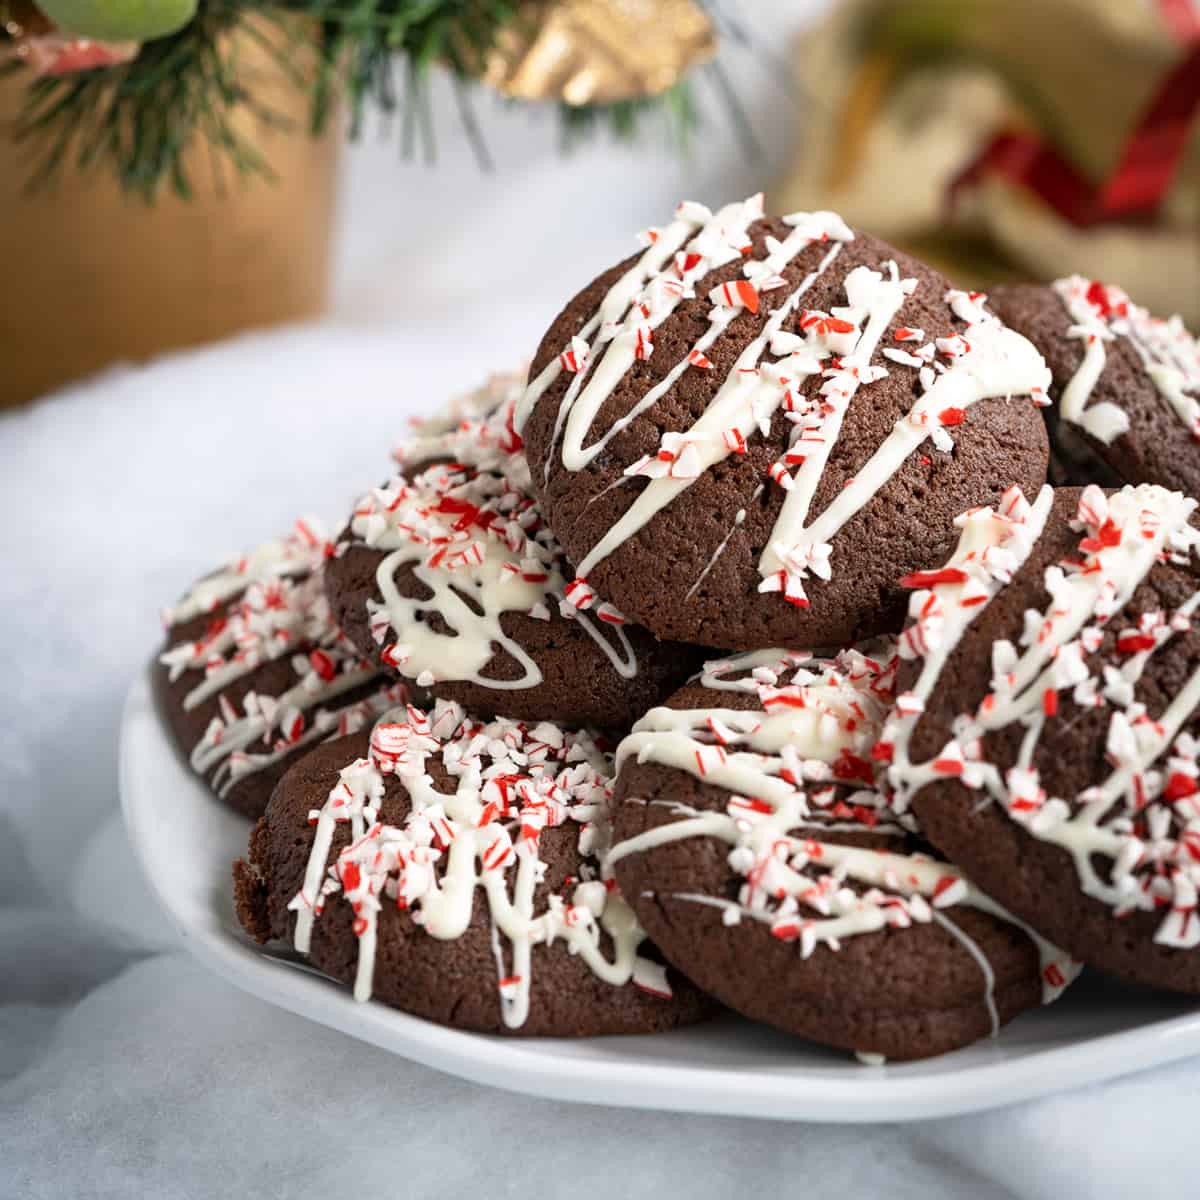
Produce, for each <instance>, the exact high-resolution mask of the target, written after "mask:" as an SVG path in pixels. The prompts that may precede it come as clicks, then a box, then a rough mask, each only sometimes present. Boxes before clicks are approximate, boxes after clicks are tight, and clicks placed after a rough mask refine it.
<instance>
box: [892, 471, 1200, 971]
mask: <svg viewBox="0 0 1200 1200" xmlns="http://www.w3.org/2000/svg"><path fill="white" fill-rule="evenodd" d="M1050 502H1051V495H1050V491H1049V489H1046V490H1045V491H1044V492H1043V493H1042V495H1041V496H1039V498H1038V502H1037V504H1035V505H1034V506H1033V508H1032V509H1030V508H1029V507H1028V506H1027V505H1025V504H1024V502H1023V500H1021V501H1020V502H1014V503H1012V504H1010V506H1009V510H1010V511H1009V512H1008V514H1007V515H1006V516H1002V515H998V514H995V513H992V512H990V510H979V511H976V512H972V513H968V514H966V515H965V517H964V518H963V519H962V522H961V523H962V537H961V540H960V543H959V547H958V549H957V550H956V551H955V554H954V555H953V557H952V558H951V559H950V561H949V562H948V563H947V565H946V567H945V568H943V569H942V570H940V571H936V572H929V573H926V574H925V576H924V577H923V578H918V579H915V580H914V581H913V583H914V584H915V585H916V586H918V587H919V589H920V590H918V591H916V592H915V593H914V594H913V597H912V600H911V613H912V616H913V618H914V621H913V624H912V625H910V627H909V629H908V630H907V631H906V633H905V635H904V637H903V638H902V640H901V654H902V655H904V656H905V657H908V658H920V659H922V660H923V662H922V666H921V671H920V674H919V676H918V679H917V682H916V684H915V685H914V687H913V689H912V691H911V692H909V693H907V694H906V695H904V696H901V697H899V698H898V700H897V710H896V713H895V714H894V716H893V717H892V718H891V720H890V721H889V723H888V725H887V727H886V728H885V729H884V732H883V735H882V738H881V742H880V748H879V753H880V756H881V757H883V758H885V759H890V760H891V766H890V768H889V782H890V784H891V786H892V788H893V789H894V796H893V801H892V803H893V808H894V810H895V811H896V812H897V813H899V814H902V815H903V814H905V813H907V811H908V808H909V805H910V804H911V801H912V798H913V796H914V795H916V794H917V792H919V791H920V789H921V788H923V787H925V786H926V785H928V784H929V783H931V782H934V781H936V780H944V779H949V778H952V779H957V780H958V781H959V782H960V783H961V784H962V785H963V786H964V787H967V788H969V789H971V790H972V791H975V792H979V793H981V795H982V797H983V798H984V800H985V801H991V802H993V803H995V804H997V805H999V806H1000V808H1001V809H1002V811H1004V812H1006V813H1007V814H1008V815H1009V816H1010V817H1011V818H1012V819H1013V820H1014V821H1016V822H1017V823H1018V824H1020V825H1021V827H1022V828H1023V829H1025V830H1026V831H1027V832H1028V833H1029V834H1030V835H1031V836H1033V837H1035V838H1038V839H1040V840H1042V841H1045V842H1048V843H1050V844H1052V845H1056V846H1059V847H1061V848H1062V849H1064V850H1066V851H1067V852H1068V853H1069V854H1070V855H1071V857H1072V859H1073V861H1074V865H1075V871H1076V874H1077V877H1078V881H1079V886H1080V888H1081V890H1082V891H1083V892H1084V893H1085V894H1086V895H1088V896H1091V897H1092V898H1094V899H1096V900H1099V901H1100V902H1101V903H1103V904H1105V905H1108V906H1109V907H1110V908H1111V909H1112V910H1113V914H1114V916H1121V915H1123V914H1125V913H1128V912H1133V911H1142V912H1162V913H1163V918H1162V921H1161V922H1160V924H1159V926H1158V929H1157V931H1156V933H1155V941H1156V942H1158V943H1159V944H1162V945H1166V946H1175V947H1183V948H1189V947H1194V946H1196V945H1200V916H1198V915H1197V891H1198V889H1200V768H1198V765H1197V756H1198V752H1200V746H1198V744H1197V742H1196V741H1195V739H1193V738H1192V737H1191V736H1189V735H1188V734H1186V733H1184V732H1182V730H1183V727H1184V725H1185V724H1186V723H1187V722H1188V721H1189V720H1191V719H1192V717H1193V715H1194V713H1195V710H1196V709H1197V707H1198V706H1200V670H1198V671H1196V672H1194V673H1193V674H1192V675H1191V676H1190V677H1189V678H1188V680H1187V681H1186V682H1185V683H1184V684H1183V686H1182V687H1181V688H1180V689H1179V690H1178V692H1177V693H1176V694H1175V696H1174V697H1173V698H1172V699H1171V700H1170V702H1169V703H1168V704H1167V705H1166V707H1165V709H1164V710H1163V711H1162V712H1159V713H1157V714H1151V713H1150V712H1148V711H1147V708H1146V705H1145V704H1144V703H1142V702H1141V701H1139V700H1138V699H1137V697H1136V691H1137V685H1138V681H1139V680H1140V678H1141V676H1142V674H1143V672H1144V671H1145V669H1146V667H1147V665H1148V664H1149V663H1150V662H1151V661H1152V659H1153V656H1154V655H1156V654H1158V653H1160V652H1162V651H1163V650H1164V648H1165V647H1169V646H1170V643H1171V642H1172V640H1173V639H1174V638H1176V637H1177V636H1179V635H1180V634H1183V633H1186V632H1188V631H1189V630H1190V629H1191V622H1192V618H1193V616H1194V613H1195V611H1196V609H1197V607H1198V606H1200V592H1195V593H1193V594H1192V595H1191V597H1190V598H1189V599H1188V600H1187V601H1186V602H1185V603H1183V604H1182V605H1181V606H1180V607H1179V608H1177V609H1176V610H1175V611H1173V612H1165V611H1150V612H1145V613H1143V614H1142V615H1141V616H1140V617H1139V618H1138V620H1137V621H1136V622H1135V623H1134V624H1132V625H1129V626H1127V627H1126V628H1124V629H1122V630H1121V632H1120V633H1119V634H1118V635H1117V637H1116V640H1115V646H1114V648H1113V651H1112V653H1111V655H1109V654H1108V653H1107V652H1106V654H1105V656H1104V657H1098V656H1099V652H1100V651H1101V647H1102V644H1103V643H1104V640H1105V628H1106V626H1107V625H1108V623H1109V622H1110V621H1111V620H1112V618H1113V617H1115V616H1117V615H1118V614H1120V613H1121V612H1122V611H1123V610H1124V608H1125V607H1126V606H1127V605H1128V603H1129V601H1130V599H1131V598H1132V597H1133V595H1134V593H1135V592H1136V591H1137V589H1138V587H1139V585H1140V584H1141V583H1142V581H1143V580H1144V579H1145V578H1146V577H1147V575H1148V574H1149V573H1150V571H1151V570H1152V569H1153V568H1154V567H1155V565H1156V564H1158V563H1161V562H1184V561H1187V560H1188V559H1189V558H1190V557H1191V556H1192V555H1194V554H1195V552H1196V550H1197V547H1198V546H1200V532H1198V531H1197V530H1196V529H1195V528H1194V527H1193V526H1192V525H1191V524H1190V518H1191V515H1192V512H1193V510H1194V509H1195V507H1196V501H1194V500H1189V499H1186V498H1185V497H1183V496H1182V495H1180V494H1179V493H1177V492H1170V491H1167V490H1166V489H1164V488H1161V487H1157V486H1153V485H1143V486H1141V487H1136V488H1135V487H1126V488H1124V489H1122V490H1121V491H1119V492H1114V493H1113V494H1112V495H1109V496H1106V495H1105V493H1104V492H1103V491H1101V489H1099V488H1098V487H1095V486H1094V485H1093V486H1091V487H1088V488H1086V489H1085V490H1084V491H1083V493H1082V495H1081V498H1080V502H1079V509H1078V513H1077V516H1076V519H1075V521H1074V522H1073V524H1072V528H1073V529H1076V530H1079V531H1080V533H1081V537H1080V541H1079V544H1078V555H1077V557H1075V558H1073V559H1071V560H1070V561H1065V562H1061V563H1056V564H1054V565H1051V566H1049V567H1047V568H1046V571H1045V575H1044V586H1045V589H1046V592H1047V593H1048V594H1049V596H1050V604H1049V607H1048V608H1047V610H1046V611H1044V612H1039V611H1038V610H1036V609H1030V610H1028V611H1027V612H1026V614H1025V627H1024V630H1023V633H1022V635H1021V638H1020V649H1018V648H1017V647H1016V646H1014V645H1013V644H1012V643H1011V642H1009V641H1004V640H1002V641H998V642H996V643H995V644H994V646H993V650H992V667H993V676H992V680H991V690H990V691H989V692H988V694H987V695H986V696H984V697H982V698H981V700H980V703H979V705H978V707H977V708H976V709H975V710H974V711H973V712H972V711H968V712H963V713H961V714H959V716H958V717H957V718H955V720H954V723H953V730H952V737H951V739H950V740H949V741H948V742H947V743H946V745H945V746H944V747H942V748H941V749H940V750H939V751H938V752H937V754H936V755H935V756H934V757H933V758H932V759H930V760H929V761H927V762H922V763H917V762H913V761H912V759H911V755H910V751H909V744H910V741H911V737H912V734H913V730H914V729H915V728H916V725H917V723H918V722H919V721H920V719H921V715H922V712H923V711H924V706H925V702H926V701H927V700H928V698H929V696H930V695H931V694H932V693H933V689H934V688H935V687H936V686H937V684H938V680H939V677H940V676H941V673H942V671H943V670H944V668H945V666H946V664H947V662H948V661H949V659H950V656H951V655H952V654H953V652H954V650H955V648H956V647H957V646H958V644H959V643H960V641H961V639H962V636H963V634H964V633H965V632H966V629H967V627H968V625H969V624H970V622H971V620H972V619H973V618H974V616H975V615H976V614H977V613H978V612H979V611H980V610H981V609H982V608H983V607H985V606H986V604H987V603H988V602H989V601H990V600H991V599H992V598H993V597H994V596H995V595H997V594H998V593H999V591H1000V590H1001V589H1002V588H1003V587H1004V586H1006V585H1007V584H1008V583H1009V582H1010V580H1011V578H1012V576H1013V574H1014V573H1015V572H1016V570H1017V569H1018V568H1019V567H1020V565H1021V564H1022V563H1023V562H1025V561H1026V560H1027V558H1028V556H1029V554H1030V552H1031V551H1032V549H1033V547H1034V545H1035V544H1036V542H1037V540H1038V538H1039V537H1040V536H1041V535H1042V532H1043V529H1044V527H1045V523H1046V521H1047V516H1048V513H1049V511H1050ZM1064 692H1065V693H1067V694H1068V695H1069V696H1070V698H1071V700H1072V701H1073V703H1074V704H1075V705H1076V706H1078V707H1079V708H1083V709H1089V708H1100V709H1103V710H1104V711H1106V712H1108V713H1109V714H1110V715H1109V718H1108V729H1107V738H1106V747H1105V748H1106V757H1107V760H1108V763H1109V766H1110V769H1109V771H1108V773H1107V774H1106V775H1105V776H1104V777H1103V778H1098V779H1097V780H1096V781H1095V782H1094V784H1093V785H1091V786H1089V787H1087V788H1085V789H1083V790H1082V791H1081V792H1080V793H1079V794H1078V795H1075V796H1069V797H1060V796H1052V795H1048V794H1047V792H1046V791H1045V789H1044V788H1043V786H1042V781H1041V778H1040V774H1039V771H1038V768H1037V765H1036V754H1037V752H1038V749H1039V746H1040V745H1041V742H1042V738H1043V735H1044V734H1047V733H1052V732H1053V729H1054V722H1055V721H1056V720H1058V719H1059V718H1058V710H1059V696H1060V694H1061V693H1064ZM1014 724H1019V725H1020V726H1021V727H1022V728H1023V730H1024V733H1023V735H1022V739H1021V744H1020V750H1019V753H1018V756H1017V759H1016V761H1015V762H1014V763H1013V764H1012V765H1011V766H1010V767H1009V768H1008V769H1007V770H1005V771H1003V772H1002V771H1001V769H1000V767H999V766H998V765H997V764H996V763H994V762H992V761H990V760H989V759H988V757H987V741H986V739H987V737H988V735H989V734H993V733H996V732H998V731H1000V730H1003V729H1006V728H1009V727H1011V726H1012V725H1014ZM1101 860H1102V861H1103V868H1102V869H1101V867H1100V862H1101Z"/></svg>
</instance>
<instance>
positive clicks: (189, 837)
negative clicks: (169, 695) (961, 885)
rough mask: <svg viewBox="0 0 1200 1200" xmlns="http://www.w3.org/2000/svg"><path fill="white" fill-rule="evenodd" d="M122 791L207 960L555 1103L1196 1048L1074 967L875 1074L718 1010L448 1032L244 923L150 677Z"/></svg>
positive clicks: (1004, 1079) (993, 1073)
mask: <svg viewBox="0 0 1200 1200" xmlns="http://www.w3.org/2000/svg"><path fill="white" fill-rule="evenodd" d="M121 799H122V805H123V808H124V812H125V822H126V825H127V826H128V829H129V836H130V838H131V840H132V842H133V846H134V850H135V852H136V853H137V855H138V857H139V858H140V860H141V862H142V865H143V867H144V868H145V871H146V874H147V875H148V877H149V879H150V883H151V886H152V887H153V889H154V891H155V892H156V893H157V894H158V897H159V899H160V900H161V902H162V904H163V907H164V908H165V909H166V910H167V913H168V914H169V915H170V917H171V918H172V920H173V922H174V923H175V925H176V926H177V928H178V929H179V931H180V933H181V934H182V935H183V939H184V943H185V945H187V947H188V948H189V949H190V950H191V951H192V953H193V954H195V955H196V957H197V958H199V959H200V960H201V962H204V963H206V964H207V965H208V966H210V967H211V968H213V970H215V971H217V972H219V973H220V974H221V975H223V976H225V978H227V979H229V980H230V981H231V982H233V983H235V984H237V985H238V986H239V987H241V988H244V989H245V990H246V991H248V992H252V993H253V994H254V995H256V996H259V997H261V998H262V999H264V1000H268V1001H270V1002H271V1003H273V1004H278V1005H280V1006H281V1007H283V1008H286V1009H289V1010H291V1011H292V1012H296V1013H300V1014H301V1015H303V1016H306V1017H309V1018H311V1019H312V1020H314V1021H319V1022H321V1023H322V1024H324V1025H331V1026H333V1027H334V1028H335V1029H340V1030H342V1031H343V1032H344V1033H348V1034H350V1035H351V1036H353V1037H357V1038H361V1039H362V1040H363V1041H366V1042H372V1043H374V1044H375V1045H377V1046H382V1047H383V1048H384V1049H386V1050H391V1051H393V1052H394V1053H396V1054H401V1055H403V1056H404V1057H406V1058H411V1059H415V1060H416V1061H417V1062H421V1063H425V1064H427V1065H428V1066H431V1067H437V1068H439V1069H441V1070H443V1071H449V1072H452V1073H453V1074H455V1075H462V1076H465V1077H466V1078H468V1079H474V1080H478V1081H479V1082H481V1083H488V1084H494V1085H496V1086H498V1087H506V1088H513V1089H515V1090H517V1091H523V1092H531V1093H534V1094H536V1095H539V1096H547V1097H552V1098H555V1099H561V1100H577V1101H586V1102H589V1103H594V1104H615V1105H624V1106H628V1107H638V1108H668V1109H682V1110H686V1111H691V1112H715V1113H728V1114H731V1115H736V1116H752V1117H774V1118H788V1119H797V1120H799V1119H803V1120H808V1121H879V1120H887V1121H908V1120H916V1119H918V1118H923V1117H936V1116H944V1115H947V1114H952V1113H962V1112H971V1111H974V1110H977V1109H983V1108H991V1107H994V1106H997V1105H1001V1104H1009V1103H1012V1102H1013V1101H1016V1100H1024V1099H1027V1098H1029V1097H1032V1096H1040V1095H1044V1094H1045V1093H1047V1092H1053V1091H1058V1090H1061V1089H1064V1088H1070V1087H1078V1086H1080V1085H1082V1084H1085V1083H1090V1082H1093V1081H1095V1080H1098V1079H1105V1078H1108V1077H1111V1076H1114V1075H1120V1074H1123V1073H1125V1072H1128V1071H1134V1070H1138V1069H1140V1068H1143V1067H1149V1066H1153V1065H1155V1064H1157V1063H1162V1062H1167V1061H1169V1060H1171V1059H1176V1058H1183V1057H1185V1056H1186V1055H1189V1054H1196V1053H1200V1011H1197V1010H1196V1008H1195V1005H1194V1004H1193V1003H1192V1002H1189V1001H1188V1000H1186V999H1180V998H1174V997H1170V996H1164V995H1159V994H1153V993H1149V992H1142V991H1135V990H1132V989H1127V988H1123V987H1120V986H1118V985H1116V984H1112V983H1107V982H1105V981H1103V980H1100V979H1098V978H1091V979H1088V978H1085V979H1084V980H1082V981H1081V982H1080V984H1078V985H1076V987H1075V988H1073V989H1072V990H1071V991H1070V992H1068V994H1067V995H1066V997H1065V998H1064V999H1063V1000H1061V1001H1059V1003H1057V1004H1055V1005H1052V1006H1051V1007H1050V1008H1047V1009H1043V1010H1041V1011H1039V1012H1034V1013H1028V1014H1026V1015H1025V1016H1023V1017H1020V1018H1018V1019H1017V1020H1016V1021H1015V1022H1013V1023H1012V1024H1011V1025H1009V1026H1008V1027H1007V1028H1006V1029H1004V1030H1003V1031H1002V1032H1001V1034H1000V1036H999V1037H997V1038H995V1039H993V1040H990V1041H986V1042H982V1043H980V1044H978V1045H975V1046H971V1047H968V1048H967V1049H965V1050H959V1051H957V1052H955V1053H953V1054H947V1055H943V1056H942V1057H941V1058H935V1059H930V1060H928V1061H926V1062H919V1063H905V1064H896V1065H894V1066H877V1067H869V1066H863V1065H861V1064H859V1063H857V1062H856V1061H855V1060H853V1059H851V1058H849V1057H848V1056H846V1055H844V1054H840V1053H835V1052H833V1051H830V1050H825V1049H823V1048H821V1047H820V1046H815V1045H812V1044H810V1043H808V1042H804V1041H801V1040H799V1039H796V1038H789V1037H786V1036H785V1035H783V1034H780V1033H776V1032H775V1031H773V1030H771V1029H767V1028H765V1027H763V1026H757V1025H753V1024H751V1023H750V1022H748V1021H742V1020H738V1019H735V1018H727V1019H723V1020H720V1021H716V1022H713V1023H710V1024H707V1025H703V1026H699V1027H696V1028H693V1029H687V1030H680V1031H678V1032H675V1033H667V1034H656V1035H653V1036H646V1037H626V1038H585V1039H580V1040H574V1041H567V1040H558V1039H555V1040H551V1039H541V1038H537V1039H535V1038H529V1039H520V1038H500V1037H488V1036H484V1035H481V1034H473V1033H460V1032H458V1031H456V1030H453V1029H443V1028H442V1027H441V1026H438V1025H432V1024H430V1023H429V1022H427V1021H423V1020H420V1019H419V1018H417V1017H410V1016H406V1015H405V1014H404V1013H400V1012H396V1011H395V1010H394V1009H390V1008H385V1007H384V1006H383V1005H381V1004H356V1003H355V1002H354V1000H353V999H352V998H351V996H350V994H349V992H348V991H347V990H346V989H344V988H342V987H341V986H339V985H336V984H334V983H331V982H330V981H328V980H326V979H323V978H322V977H320V976H319V975H317V974H315V973H314V972H312V971H310V970H308V969H307V968H305V967H304V966H302V965H300V964H298V963H296V962H291V961H288V959H287V956H286V952H284V953H280V954H272V953H270V952H264V951H263V950H262V949H260V948H258V947H256V946H255V945H254V944H253V943H252V942H250V941H249V940H248V939H247V938H246V937H245V936H244V934H243V933H242V932H241V929H240V928H239V926H238V923H237V920H236V919H235V917H234V913H233V906H232V902H231V895H230V893H231V886H230V864H231V863H232V862H233V860H234V858H235V857H237V856H238V855H240V854H242V853H243V852H244V850H245V848H246V837H247V833H248V830H249V824H248V822H246V821H245V820H243V819H242V818H240V817H237V816H235V815H234V814H233V813H232V812H229V811H228V810H226V809H225V808H224V807H222V806H221V805H220V804H218V803H217V802H216V801H215V800H213V798H212V797H211V796H210V795H209V793H208V792H207V790H206V789H205V788H204V787H203V786H202V785H201V784H200V783H199V781H198V780H196V779H195V778H194V777H193V776H192V775H191V774H190V773H189V772H188V770H187V769H186V768H185V766H184V764H183V763H182V762H181V761H180V759H179V758H178V756H177V755H176V754H175V753H174V751H173V749H172V747H171V745H170V743H169V742H168V741H167V738H166V734H165V732H164V730H163V728H162V726H161V725H160V723H159V721H158V718H157V715H156V713H155V711H154V705H153V701H152V698H151V694H150V686H149V681H148V678H143V679H141V680H139V681H138V682H137V683H135V684H134V686H133V688H132V689H131V690H130V693H129V698H128V701H127V702H126V707H125V718H124V724H123V727H122V731H121Z"/></svg>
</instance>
